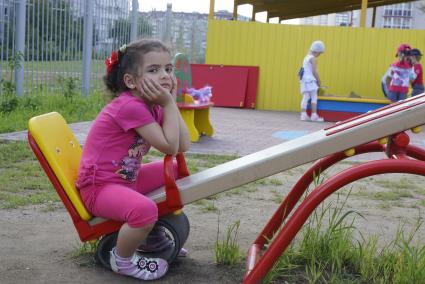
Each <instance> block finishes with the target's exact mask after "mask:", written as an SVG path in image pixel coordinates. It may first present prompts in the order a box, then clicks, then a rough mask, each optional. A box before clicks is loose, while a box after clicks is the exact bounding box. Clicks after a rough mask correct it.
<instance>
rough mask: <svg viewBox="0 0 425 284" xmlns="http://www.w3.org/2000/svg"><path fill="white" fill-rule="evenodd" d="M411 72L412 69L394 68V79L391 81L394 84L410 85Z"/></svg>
mask: <svg viewBox="0 0 425 284" xmlns="http://www.w3.org/2000/svg"><path fill="white" fill-rule="evenodd" d="M409 73H410V69H403V68H394V69H393V79H392V81H391V84H392V85H393V86H400V87H408V86H409Z"/></svg>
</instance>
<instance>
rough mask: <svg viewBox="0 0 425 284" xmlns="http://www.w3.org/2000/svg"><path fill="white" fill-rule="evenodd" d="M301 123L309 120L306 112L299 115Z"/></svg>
mask: <svg viewBox="0 0 425 284" xmlns="http://www.w3.org/2000/svg"><path fill="white" fill-rule="evenodd" d="M300 119H301V120H302V121H307V120H310V117H309V116H308V114H307V113H306V112H302V113H301V118H300Z"/></svg>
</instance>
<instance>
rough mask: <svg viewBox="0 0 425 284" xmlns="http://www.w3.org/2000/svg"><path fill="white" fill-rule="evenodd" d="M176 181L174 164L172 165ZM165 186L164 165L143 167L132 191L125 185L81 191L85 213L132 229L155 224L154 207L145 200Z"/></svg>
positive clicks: (156, 218) (161, 163) (152, 203)
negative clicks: (114, 221)
mask: <svg viewBox="0 0 425 284" xmlns="http://www.w3.org/2000/svg"><path fill="white" fill-rule="evenodd" d="M174 176H175V177H177V163H174ZM163 185H164V162H163V161H158V162H152V163H148V164H142V166H141V168H140V170H139V175H138V176H137V180H136V183H135V185H134V187H131V186H128V185H124V184H114V183H109V184H104V185H100V186H96V185H93V186H88V187H85V188H83V189H81V190H80V194H81V198H82V199H83V202H84V204H85V205H86V207H87V209H88V210H89V211H90V212H91V213H92V214H93V215H94V216H97V217H103V218H107V219H111V220H116V221H121V222H126V223H128V225H129V226H130V227H132V228H140V227H143V226H145V225H148V224H153V223H155V222H156V221H157V220H158V208H157V206H156V203H155V202H153V201H152V200H151V199H150V198H148V197H146V196H144V194H146V193H149V192H151V191H153V190H155V189H157V188H159V187H161V186H163Z"/></svg>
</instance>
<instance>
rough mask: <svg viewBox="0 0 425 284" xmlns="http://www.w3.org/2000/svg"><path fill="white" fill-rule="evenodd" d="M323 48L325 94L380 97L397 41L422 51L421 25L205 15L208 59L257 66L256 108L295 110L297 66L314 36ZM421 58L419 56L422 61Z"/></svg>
mask: <svg viewBox="0 0 425 284" xmlns="http://www.w3.org/2000/svg"><path fill="white" fill-rule="evenodd" d="M318 39H320V40H322V41H323V42H324V43H325V45H326V53H325V54H323V55H321V56H320V57H319V58H318V69H319V74H320V76H321V79H322V84H323V85H326V86H329V89H327V93H328V94H332V95H337V96H348V95H349V94H350V92H352V91H353V92H355V93H356V94H358V95H361V96H362V97H363V98H374V99H382V98H383V95H382V92H381V90H380V81H381V77H382V76H383V74H384V73H385V71H386V69H387V68H388V66H389V64H391V63H392V62H393V61H394V60H395V53H396V49H397V47H398V45H399V44H400V43H409V44H410V45H411V46H413V47H416V48H419V49H420V50H421V51H422V53H424V52H425V30H400V29H370V28H348V27H319V26H299V25H279V24H265V23H256V22H238V21H223V20H209V21H208V35H207V52H206V63H207V64H224V65H252V66H259V67H260V78H259V85H258V92H257V104H256V108H257V109H267V110H289V111H298V110H299V104H300V100H301V96H300V94H299V82H298V78H297V72H298V69H299V68H300V67H301V64H302V60H303V58H304V56H305V55H306V53H307V52H308V50H309V48H310V44H311V43H312V42H313V41H314V40H318ZM424 63H425V62H422V64H423V65H425V64H424Z"/></svg>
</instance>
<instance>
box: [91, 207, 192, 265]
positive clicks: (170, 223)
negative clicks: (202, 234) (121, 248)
mask: <svg viewBox="0 0 425 284" xmlns="http://www.w3.org/2000/svg"><path fill="white" fill-rule="evenodd" d="M155 226H163V227H164V228H165V230H166V233H167V235H168V237H169V238H170V239H171V240H172V241H173V245H172V246H170V247H169V248H168V249H165V250H163V251H160V252H152V253H145V252H143V253H140V254H141V255H143V256H146V257H159V258H163V259H166V260H167V261H168V263H172V262H173V261H174V260H175V259H176V258H177V255H178V254H179V252H180V250H181V248H182V247H183V245H184V244H185V242H186V240H187V238H188V236H189V231H190V224H189V220H188V218H187V216H186V214H184V213H183V212H182V213H180V214H177V215H175V214H169V215H166V216H163V217H161V218H160V219H159V220H158V221H157V222H156V224H155ZM117 236H118V232H114V233H111V234H109V235H105V236H103V237H102V238H101V239H100V241H99V243H98V246H97V250H96V253H95V259H96V261H97V263H99V264H101V265H102V266H104V267H106V268H108V269H111V265H110V263H109V252H110V251H111V250H112V248H113V247H115V244H116V243H117Z"/></svg>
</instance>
